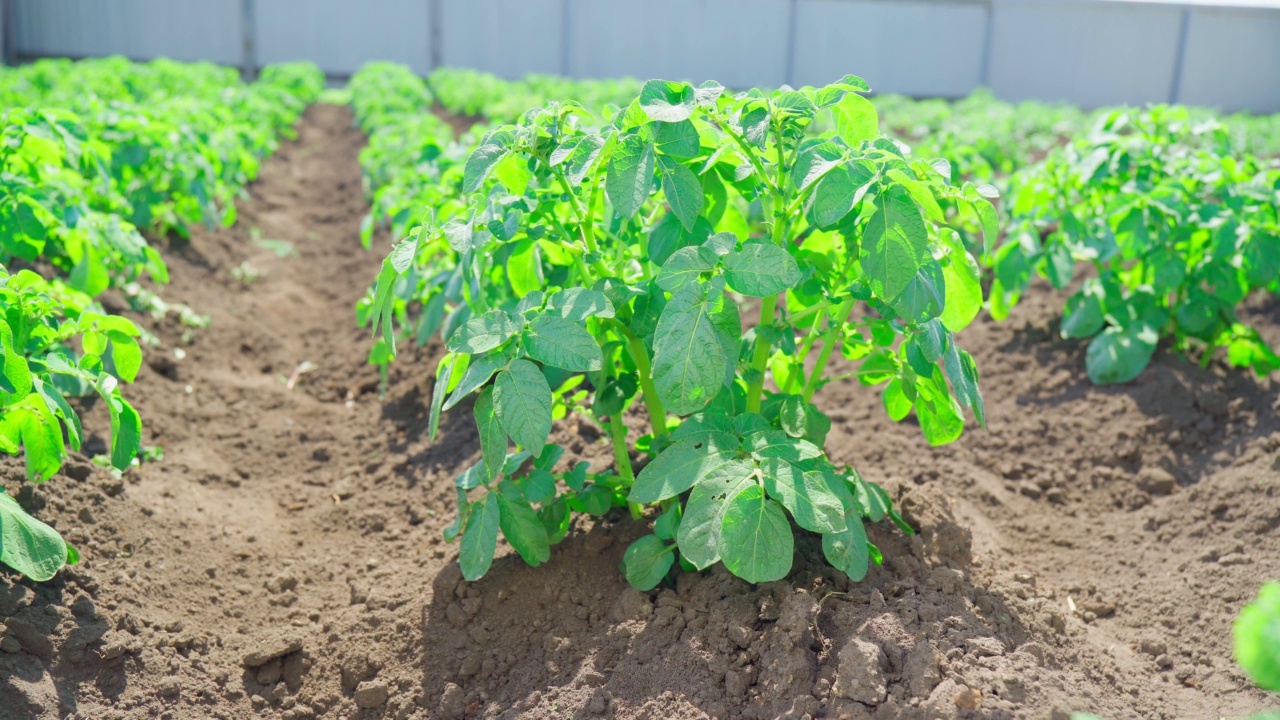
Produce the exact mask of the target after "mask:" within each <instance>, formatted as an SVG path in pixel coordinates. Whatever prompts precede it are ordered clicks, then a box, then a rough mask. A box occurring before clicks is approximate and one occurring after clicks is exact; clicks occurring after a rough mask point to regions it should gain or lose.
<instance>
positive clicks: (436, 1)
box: [427, 0, 444, 70]
mask: <svg viewBox="0 0 1280 720" xmlns="http://www.w3.org/2000/svg"><path fill="white" fill-rule="evenodd" d="M440 2H441V0H427V24H428V25H429V26H430V27H428V28H427V37H428V38H430V40H429V42H430V43H431V58H430V62H431V69H432V70H435V69H436V68H438V67H440V66H441V65H443V64H444V46H443V39H444V30H443V28H441V27H440V26H441V25H442V24H443V23H444V11H443V10H442V9H441V7H440Z"/></svg>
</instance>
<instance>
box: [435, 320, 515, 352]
mask: <svg viewBox="0 0 1280 720" xmlns="http://www.w3.org/2000/svg"><path fill="white" fill-rule="evenodd" d="M519 329H520V325H519V324H517V323H516V321H515V320H513V319H512V318H511V316H510V315H509V314H507V312H506V311H504V310H496V309H495V310H490V311H489V312H487V313H485V314H484V315H481V316H480V317H476V318H471V319H470V320H468V321H466V322H465V323H463V324H462V326H461V327H459V328H458V329H457V330H455V331H454V333H453V334H452V335H450V336H449V342H447V343H445V348H446V349H448V350H449V352H461V353H467V354H470V355H480V354H483V353H487V352H489V351H490V350H492V349H494V348H496V347H498V346H499V345H501V344H502V343H504V342H506V341H507V339H508V338H510V337H511V336H512V335H514V334H516V331H518V330H519Z"/></svg>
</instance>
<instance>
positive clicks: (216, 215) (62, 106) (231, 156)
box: [0, 58, 324, 581]
mask: <svg viewBox="0 0 1280 720" xmlns="http://www.w3.org/2000/svg"><path fill="white" fill-rule="evenodd" d="M323 86H324V75H323V73H321V71H320V70H319V68H317V67H315V66H314V65H311V64H307V63H299V64H285V65H275V66H270V67H268V68H266V69H264V70H263V72H262V76H261V78H260V80H259V81H258V82H256V83H253V84H251V85H246V84H244V83H241V82H240V79H239V76H238V74H237V72H236V71H235V70H234V69H231V68H222V67H218V66H215V65H212V64H199V63H195V64H187V63H176V62H172V61H168V60H157V61H153V62H150V63H132V62H129V61H128V60H125V59H123V58H107V59H102V60H86V61H81V62H74V63H73V62H71V61H68V60H41V61H38V62H35V63H32V64H30V65H25V66H23V67H20V68H4V69H0V100H2V101H3V102H2V104H3V105H4V107H6V108H7V109H6V110H4V112H3V113H0V170H3V173H0V230H3V232H2V233H0V312H3V317H0V350H2V351H3V364H2V365H0V451H3V452H4V453H7V454H11V455H19V454H21V455H24V456H25V458H26V470H27V472H26V475H27V479H28V480H30V481H32V482H36V483H41V482H45V481H46V480H48V479H49V478H50V477H51V476H53V474H54V473H56V472H57V471H58V469H59V468H61V467H62V465H63V462H64V461H65V459H66V456H67V454H68V452H74V451H78V450H79V449H80V447H81V440H82V437H83V431H82V428H81V425H80V419H79V416H78V415H77V413H76V411H75V408H74V407H73V406H72V404H71V403H70V402H69V400H68V399H69V398H75V397H80V396H85V395H89V394H95V395H97V396H99V397H100V398H101V399H102V400H103V402H104V404H105V406H106V408H107V411H108V414H109V416H110V422H111V448H110V454H109V458H108V459H107V462H108V463H109V464H110V465H111V466H112V467H114V468H116V469H117V470H124V469H126V468H128V467H130V466H131V464H132V463H133V462H134V460H135V458H137V457H138V454H139V450H140V449H141V446H140V443H141V433H142V421H141V419H140V418H139V416H138V413H137V412H136V411H135V410H134V409H133V407H132V406H131V405H130V404H129V403H128V402H127V401H126V400H125V399H124V397H123V396H122V395H121V392H120V385H121V383H125V382H131V381H132V380H133V379H134V377H135V376H136V374H137V373H138V371H139V369H140V368H141V366H142V350H141V347H140V345H139V342H138V338H139V336H140V335H141V333H140V331H139V329H138V328H137V327H136V326H135V325H134V324H133V323H132V322H131V321H129V320H127V319H125V318H122V317H117V316H113V315H109V314H107V313H105V312H103V311H102V308H101V307H100V306H98V305H97V304H95V303H94V301H93V298H94V297H95V296H97V295H99V294H100V293H102V292H103V291H105V290H106V289H107V288H108V287H112V286H114V287H117V288H120V289H122V290H124V292H125V294H126V295H127V296H128V297H129V298H130V299H131V300H132V301H133V302H135V304H136V305H144V306H148V307H150V309H152V310H153V311H157V310H159V311H161V312H163V311H164V310H165V309H167V308H171V307H172V306H169V305H168V304H167V303H164V301H163V300H161V299H160V298H159V297H158V296H156V295H155V294H154V293H153V292H152V291H150V290H147V289H144V288H142V287H141V286H139V285H138V281H139V280H141V279H142V278H143V276H144V275H145V276H147V277H149V279H150V280H151V281H152V282H154V283H160V284H163V283H165V282H167V280H168V272H167V269H166V267H165V264H164V262H163V260H162V259H161V258H160V255H159V253H157V252H156V251H155V250H154V249H153V248H152V247H151V246H150V245H148V243H147V241H146V239H144V237H143V235H142V234H141V232H140V231H139V230H140V229H142V230H146V231H150V232H152V233H155V234H164V233H168V232H175V233H179V234H182V233H185V232H186V228H187V227H188V226H189V225H191V224H192V223H198V222H203V223H208V224H214V223H226V224H230V223H231V222H232V221H234V218H235V212H234V210H235V208H234V205H233V204H232V202H233V200H234V199H235V197H236V196H237V195H238V194H239V193H240V192H241V189H242V187H243V186H244V184H245V183H247V182H249V181H250V180H252V179H253V178H254V177H255V176H256V175H257V172H258V168H259V167H260V162H261V158H262V157H263V156H265V155H267V154H269V153H270V152H271V151H273V150H274V149H275V148H276V146H277V144H278V142H279V138H280V136H281V135H287V134H288V133H289V132H291V130H290V129H289V126H290V125H291V124H292V123H293V122H294V121H295V120H296V119H297V118H298V116H299V115H300V114H301V112H302V110H303V109H304V108H305V106H306V104H307V103H308V102H310V101H311V100H313V99H314V98H315V97H316V96H317V95H319V93H320V92H321V90H322V89H323ZM30 267H34V268H37V269H39V270H40V271H41V272H44V273H48V277H47V278H46V277H42V276H41V275H40V274H38V273H37V272H34V271H33V270H31V269H18V268H30ZM188 316H189V317H186V318H184V321H185V322H193V323H197V324H198V322H199V319H198V318H195V317H194V314H192V313H189V311H188ZM76 558H77V553H76V551H75V549H74V548H72V547H70V546H69V545H67V544H66V542H65V541H64V540H63V539H62V537H61V536H60V535H59V534H58V533H57V532H56V531H55V530H54V529H53V528H51V527H49V526H48V525H46V524H44V523H41V522H39V521H38V520H36V519H34V518H32V517H30V516H29V515H27V513H26V512H25V511H24V510H23V509H22V507H21V506H20V505H19V504H18V503H17V502H16V501H15V500H13V499H12V498H11V497H10V496H9V495H8V494H6V493H4V492H0V563H3V564H5V565H7V566H9V567H11V568H13V569H15V570H17V571H18V572H21V573H23V574H25V575H27V576H28V577H31V578H32V579H34V580H38V581H43V580H48V579H49V578H51V577H53V575H54V574H55V573H56V572H57V571H58V569H59V568H61V567H62V566H63V565H65V564H66V563H67V562H75V561H76Z"/></svg>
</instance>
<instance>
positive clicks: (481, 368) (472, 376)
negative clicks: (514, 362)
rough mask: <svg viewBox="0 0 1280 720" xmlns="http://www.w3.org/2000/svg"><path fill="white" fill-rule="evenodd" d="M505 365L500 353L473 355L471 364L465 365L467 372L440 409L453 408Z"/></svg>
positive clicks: (504, 358) (503, 356)
mask: <svg viewBox="0 0 1280 720" xmlns="http://www.w3.org/2000/svg"><path fill="white" fill-rule="evenodd" d="M506 364H507V356H506V355H504V354H503V353H500V352H499V353H491V354H488V355H479V356H476V355H473V356H472V357H471V363H470V364H469V365H467V371H466V372H465V373H463V374H462V379H461V380H459V381H458V386H457V387H455V388H454V389H453V392H452V393H450V394H449V399H448V400H446V401H445V402H444V405H443V406H442V407H441V408H440V409H441V410H443V411H445V412H448V411H449V410H450V409H452V408H453V406H455V405H457V404H458V403H460V402H462V400H463V399H464V398H466V397H467V396H468V395H470V394H471V393H473V392H475V390H476V388H479V387H481V386H483V385H484V384H485V383H487V382H489V378H491V377H493V374H494V373H496V372H498V371H499V370H501V369H502V367H503V366H504V365H506Z"/></svg>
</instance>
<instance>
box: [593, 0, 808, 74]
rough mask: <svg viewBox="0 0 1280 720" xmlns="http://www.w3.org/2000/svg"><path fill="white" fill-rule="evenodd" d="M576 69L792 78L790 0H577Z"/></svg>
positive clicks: (605, 72) (628, 72) (605, 71)
mask: <svg viewBox="0 0 1280 720" xmlns="http://www.w3.org/2000/svg"><path fill="white" fill-rule="evenodd" d="M569 2H570V6H569V9H570V16H571V17H570V25H571V30H570V38H569V67H568V71H569V74H570V75H572V76H574V77H619V76H631V77H635V78H640V79H648V78H662V79H664V80H690V81H693V82H702V81H703V80H716V81H718V82H720V83H722V84H724V85H726V86H729V87H752V86H757V85H758V86H777V85H781V84H783V83H784V82H786V66H787V39H788V19H789V12H790V8H789V4H790V3H789V0H647V1H646V2H644V3H640V4H635V3H623V2H612V1H610V0H569Z"/></svg>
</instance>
